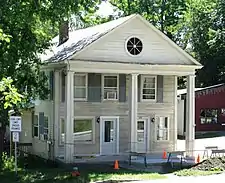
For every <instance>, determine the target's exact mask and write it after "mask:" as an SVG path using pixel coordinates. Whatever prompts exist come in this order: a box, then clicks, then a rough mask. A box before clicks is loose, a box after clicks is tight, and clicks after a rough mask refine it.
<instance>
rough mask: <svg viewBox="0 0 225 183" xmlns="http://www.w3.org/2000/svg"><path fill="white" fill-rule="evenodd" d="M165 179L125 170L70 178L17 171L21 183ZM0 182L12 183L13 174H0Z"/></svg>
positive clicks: (56, 171) (61, 173)
mask: <svg viewBox="0 0 225 183" xmlns="http://www.w3.org/2000/svg"><path fill="white" fill-rule="evenodd" d="M160 178H166V176H163V175H160V174H157V173H143V172H127V171H126V170H118V171H115V172H114V173H112V172H109V173H107V172H105V173H100V172H84V171H83V172H81V176H79V177H72V176H71V172H70V171H65V170H64V169H42V170H32V171H27V172H26V171H19V172H18V178H17V179H18V182H21V183H31V182H33V183H52V182H55V183H56V182H60V183H78V182H85V183H87V182H95V181H103V180H104V181H106V180H114V181H116V180H123V181H129V180H152V179H160ZM0 180H1V182H7V183H14V182H15V173H14V172H12V171H11V172H10V171H9V172H6V171H5V172H1V173H0Z"/></svg>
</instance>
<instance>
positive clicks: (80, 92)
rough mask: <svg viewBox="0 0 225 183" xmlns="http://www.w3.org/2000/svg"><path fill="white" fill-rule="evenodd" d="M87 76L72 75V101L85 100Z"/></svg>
mask: <svg viewBox="0 0 225 183" xmlns="http://www.w3.org/2000/svg"><path fill="white" fill-rule="evenodd" d="M87 86H88V85H87V74H75V75H74V99H75V100H87Z"/></svg>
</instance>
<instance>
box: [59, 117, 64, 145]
mask: <svg viewBox="0 0 225 183" xmlns="http://www.w3.org/2000/svg"><path fill="white" fill-rule="evenodd" d="M62 120H64V141H62V128H61V122H62ZM58 125H59V145H63V144H65V130H66V129H65V126H66V121H65V118H64V117H62V116H61V117H60V118H59V124H58Z"/></svg>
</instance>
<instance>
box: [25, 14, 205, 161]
mask: <svg viewBox="0 0 225 183" xmlns="http://www.w3.org/2000/svg"><path fill="white" fill-rule="evenodd" d="M53 43H55V44H54V46H53V47H52V48H51V49H49V50H48V51H46V54H45V55H42V60H43V61H47V62H48V65H47V66H45V68H43V69H44V70H45V71H49V73H50V81H51V82H50V86H51V89H52V90H51V91H52V92H51V96H50V98H49V100H45V101H40V102H39V103H36V106H35V109H34V113H33V115H31V114H30V113H24V116H23V132H22V133H21V141H23V142H32V144H33V147H32V151H33V153H35V154H37V155H40V156H43V157H46V158H48V157H51V158H57V157H63V158H64V161H65V162H68V163H69V162H73V161H74V157H75V156H87V155H93V156H94V155H115V154H117V155H120V154H121V155H122V154H124V153H127V152H130V151H132V152H147V153H151V152H162V151H163V150H168V151H169V150H175V149H176V141H177V77H178V76H186V77H187V81H188V83H187V86H188V88H187V90H188V92H187V110H188V116H187V121H188V128H187V136H186V149H187V150H192V149H193V148H194V135H193V134H194V112H195V109H194V106H195V105H194V102H195V101H194V88H195V86H194V85H195V71H196V69H200V68H202V65H201V64H200V63H198V62H197V61H196V60H195V59H194V58H192V57H191V56H190V55H189V54H187V53H186V52H185V51H183V50H182V49H181V48H180V47H179V46H177V45H176V44H175V43H174V42H172V41H171V40H170V39H169V38H168V37H167V36H165V35H164V34H163V33H162V32H160V31H159V30H158V29H156V28H155V27H154V26H153V25H151V24H150V23H149V22H148V21H146V20H145V19H144V18H143V17H141V16H140V15H137V14H134V15H130V16H127V17H122V18H119V19H117V20H113V21H111V22H108V23H104V24H101V25H97V26H94V27H89V28H85V29H80V30H76V31H72V32H69V33H68V40H67V41H66V42H65V43H63V44H60V45H58V44H59V36H57V37H56V38H54V39H53ZM32 116H33V117H32ZM31 119H33V120H32V123H31ZM31 132H32V133H31Z"/></svg>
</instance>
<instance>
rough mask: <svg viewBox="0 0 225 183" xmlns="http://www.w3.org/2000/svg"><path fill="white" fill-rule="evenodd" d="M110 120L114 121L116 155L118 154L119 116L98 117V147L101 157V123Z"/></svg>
mask: <svg viewBox="0 0 225 183" xmlns="http://www.w3.org/2000/svg"><path fill="white" fill-rule="evenodd" d="M107 119H108V120H110V119H114V120H115V122H116V133H115V134H116V137H117V139H116V141H115V143H116V154H119V120H120V117H119V116H100V143H99V146H100V155H102V143H103V135H102V132H103V128H102V122H103V121H105V120H107Z"/></svg>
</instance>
